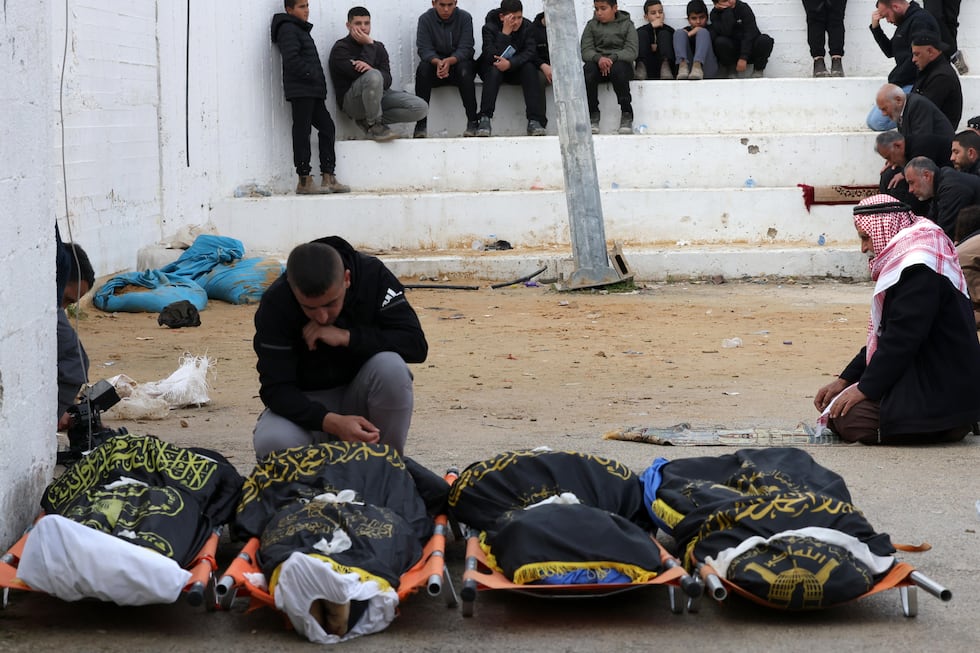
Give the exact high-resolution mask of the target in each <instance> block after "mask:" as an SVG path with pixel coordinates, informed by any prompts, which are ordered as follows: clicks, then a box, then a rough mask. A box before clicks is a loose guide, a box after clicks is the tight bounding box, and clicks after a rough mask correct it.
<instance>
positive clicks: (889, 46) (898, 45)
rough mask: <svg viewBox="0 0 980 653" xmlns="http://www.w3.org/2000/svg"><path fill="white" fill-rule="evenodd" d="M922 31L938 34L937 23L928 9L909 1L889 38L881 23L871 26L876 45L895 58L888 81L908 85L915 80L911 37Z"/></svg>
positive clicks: (886, 54) (887, 55)
mask: <svg viewBox="0 0 980 653" xmlns="http://www.w3.org/2000/svg"><path fill="white" fill-rule="evenodd" d="M922 32H931V33H933V34H936V35H938V34H939V24H938V23H936V19H935V18H933V17H932V14H930V13H929V12H928V11H926V10H924V9H923V8H922V7H920V6H919V5H917V4H916V3H915V2H910V3H909V8H908V10H907V11H906V12H905V16H903V17H902V20H901V21H900V22H899V23H898V25H897V26H896V27H895V33H894V34H893V35H892V37H891V38H890V39H889V38H888V37H887V36H886V35H885V32H884V30H883V29H881V25H878V27H872V28H871V34H872V35H873V36H874V37H875V41H877V42H878V47H879V48H881V51H882V52H883V53H884V54H885V56H886V57H891V58H893V59H895V67H894V68H892V71H891V72H890V73H888V82H889V83H891V84H895V85H896V86H902V87H905V86H908V85H909V84H911V83H912V82H913V81H915V73H916V68H915V64H914V63H912V39H913V38H914V37H915V36H917V35H918V34H921V33H922Z"/></svg>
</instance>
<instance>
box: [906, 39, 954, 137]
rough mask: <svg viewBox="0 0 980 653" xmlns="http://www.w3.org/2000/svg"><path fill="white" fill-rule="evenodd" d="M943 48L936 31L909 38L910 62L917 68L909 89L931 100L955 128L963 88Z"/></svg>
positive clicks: (943, 45) (944, 46)
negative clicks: (910, 47) (910, 39)
mask: <svg viewBox="0 0 980 653" xmlns="http://www.w3.org/2000/svg"><path fill="white" fill-rule="evenodd" d="M945 48H946V45H945V44H944V43H941V42H940V41H939V37H937V36H936V35H935V34H929V33H925V34H917V35H916V36H915V37H914V38H913V39H912V63H914V64H915V67H916V69H918V71H919V72H918V74H917V75H916V76H915V81H914V82H913V83H912V92H913V93H918V94H919V95H924V96H925V97H927V98H929V99H930V100H932V103H933V104H935V105H936V106H937V107H939V110H940V111H942V112H943V115H945V116H946V117H947V118H949V122H950V124H951V125H953V129H956V127H957V125H959V124H960V118H961V117H962V116H963V88H962V86H960V76H959V75H957V74H956V71H955V70H953V66H952V64H950V63H949V60H948V59H946V56H945V55H944V54H943V50H944V49H945Z"/></svg>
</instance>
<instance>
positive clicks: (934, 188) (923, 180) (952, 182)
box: [905, 156, 980, 240]
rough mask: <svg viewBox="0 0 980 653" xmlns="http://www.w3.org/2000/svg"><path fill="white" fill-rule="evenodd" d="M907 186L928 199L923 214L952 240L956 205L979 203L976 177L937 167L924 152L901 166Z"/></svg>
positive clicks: (958, 211)
mask: <svg viewBox="0 0 980 653" xmlns="http://www.w3.org/2000/svg"><path fill="white" fill-rule="evenodd" d="M905 179H906V180H908V182H909V190H911V191H912V193H913V194H914V195H915V196H916V197H918V198H919V199H920V200H923V201H925V200H932V202H931V204H930V206H929V211H928V213H927V214H926V217H927V218H929V219H930V220H932V221H933V222H935V223H936V224H938V225H939V226H940V227H942V229H943V231H945V232H946V235H947V236H949V238H950V240H952V239H953V238H954V237H955V236H956V233H955V231H956V218H957V216H958V215H959V213H960V209H963V208H965V207H967V206H975V205H980V177H978V176H977V175H971V174H969V173H966V172H960V171H958V170H953V169H952V168H940V167H938V166H937V165H936V164H935V163H933V162H932V161H930V160H929V159H927V158H926V157H924V156H918V157H916V158H914V159H912V160H911V161H909V162H908V164H907V165H906V166H905Z"/></svg>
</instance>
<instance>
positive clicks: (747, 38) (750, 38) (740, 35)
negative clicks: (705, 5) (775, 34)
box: [708, 2, 762, 60]
mask: <svg viewBox="0 0 980 653" xmlns="http://www.w3.org/2000/svg"><path fill="white" fill-rule="evenodd" d="M708 16H709V18H710V20H711V23H710V24H709V25H708V31H709V32H711V35H712V37H714V36H715V35H718V36H727V37H728V38H730V39H732V40H734V41H738V49H739V53H738V58H739V59H746V60H748V59H750V58H751V57H752V44H753V43H755V40H756V39H757V38H759V35H760V34H762V32H760V31H759V26H758V25H757V24H756V21H755V13H754V12H753V11H752V7H750V6H748V5H747V4H746V3H744V2H736V3H735V6H734V7H730V8H728V9H712V10H711V13H709V14H708Z"/></svg>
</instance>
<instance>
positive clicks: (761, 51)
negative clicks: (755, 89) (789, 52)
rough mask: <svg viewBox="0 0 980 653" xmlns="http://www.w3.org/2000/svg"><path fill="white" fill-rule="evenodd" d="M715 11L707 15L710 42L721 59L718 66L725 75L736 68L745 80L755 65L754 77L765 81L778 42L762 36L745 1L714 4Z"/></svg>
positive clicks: (737, 72) (713, 0)
mask: <svg viewBox="0 0 980 653" xmlns="http://www.w3.org/2000/svg"><path fill="white" fill-rule="evenodd" d="M712 2H713V3H714V8H713V9H712V10H711V13H710V14H709V15H708V19H709V20H710V21H711V27H710V28H709V29H710V30H711V42H712V44H713V46H714V49H715V56H716V57H718V65H719V66H721V67H724V68H725V69H726V72H729V73H730V71H731V70H732V68H734V70H735V74H736V75H738V76H740V77H743V76H745V75H746V74H747V71H748V66H749V64H751V65H752V77H762V76H763V74H764V72H765V70H766V65H768V63H769V55H771V54H772V48H773V45H774V44H775V42H774V41H773V39H772V37H771V36H769V35H768V34H763V33H762V32H761V31H760V30H759V26H758V24H757V23H756V20H755V13H754V12H753V11H752V7H750V6H749V4H748V3H747V2H742V0H712Z"/></svg>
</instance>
